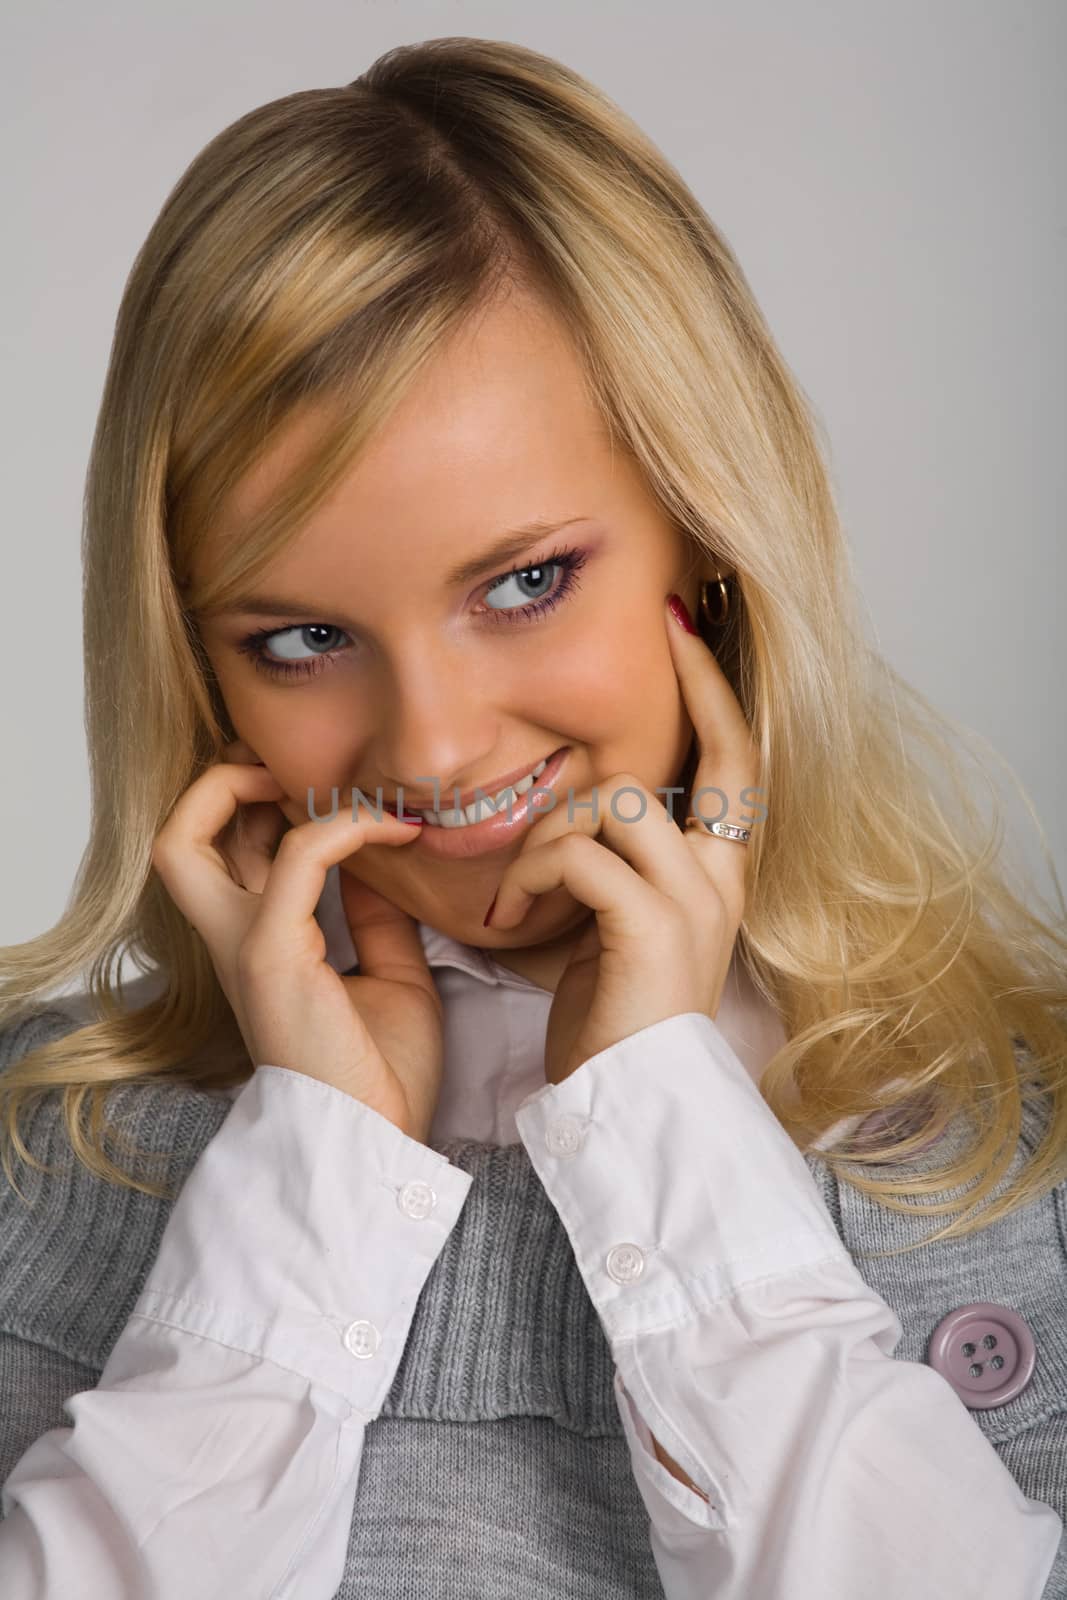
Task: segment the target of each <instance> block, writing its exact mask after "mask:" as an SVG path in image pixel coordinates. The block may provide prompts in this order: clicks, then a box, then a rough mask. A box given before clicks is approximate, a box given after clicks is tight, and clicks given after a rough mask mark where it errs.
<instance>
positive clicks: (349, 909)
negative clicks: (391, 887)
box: [338, 866, 436, 994]
mask: <svg viewBox="0 0 1067 1600" xmlns="http://www.w3.org/2000/svg"><path fill="white" fill-rule="evenodd" d="M338 878H339V881H340V886H341V903H342V905H343V906H344V911H345V916H346V918H347V920H348V929H349V932H350V933H351V935H352V943H353V945H354V946H355V951H356V956H357V958H358V960H359V975H360V977H368V978H389V979H391V980H392V981H393V982H394V983H405V982H406V983H417V984H419V985H420V987H421V988H423V989H425V990H426V992H427V993H428V994H429V993H431V992H432V993H436V986H435V984H434V981H433V976H432V974H431V972H430V964H429V962H428V961H427V959H426V952H425V950H424V949H423V945H422V938H421V936H420V934H419V925H418V922H417V921H416V919H415V918H414V917H412V916H409V914H408V913H407V912H406V911H404V910H403V909H402V908H401V907H400V906H398V905H396V904H394V902H393V901H392V900H390V899H389V897H388V896H387V895H384V894H381V893H380V892H379V891H378V890H377V889H373V888H372V887H371V885H370V884H369V883H364V882H363V881H362V879H360V878H357V877H355V876H354V875H353V874H352V873H351V872H346V871H345V869H344V866H342V867H341V869H340V872H339V873H338Z"/></svg>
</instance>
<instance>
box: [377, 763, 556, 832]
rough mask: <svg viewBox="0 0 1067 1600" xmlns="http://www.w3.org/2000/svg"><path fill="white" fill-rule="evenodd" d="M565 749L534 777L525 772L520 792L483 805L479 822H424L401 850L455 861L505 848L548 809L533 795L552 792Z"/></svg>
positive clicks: (544, 765) (531, 773)
mask: <svg viewBox="0 0 1067 1600" xmlns="http://www.w3.org/2000/svg"><path fill="white" fill-rule="evenodd" d="M569 751H570V746H569V745H564V746H563V748H562V749H561V750H557V751H556V752H555V754H554V755H553V756H551V757H549V759H548V761H547V763H545V764H543V766H542V770H541V772H540V774H539V776H538V777H537V778H534V776H533V772H530V773H528V774H527V776H528V777H529V779H530V781H529V783H528V784H527V783H525V781H524V780H523V793H522V794H516V793H512V795H511V797H510V799H505V800H504V801H502V802H501V803H500V804H499V805H498V806H497V808H496V809H495V810H493V809H488V807H486V808H485V809H487V811H488V814H487V815H486V816H485V817H483V819H482V820H481V821H480V822H460V823H455V822H453V823H451V824H449V823H447V822H446V823H437V822H432V821H427V822H424V824H423V826H422V827H421V828H419V830H418V837H417V838H416V839H415V840H414V842H413V843H412V844H410V845H408V847H407V850H406V852H405V853H406V854H411V853H413V852H414V853H416V854H418V855H420V856H424V855H425V856H434V857H438V858H441V859H449V860H456V859H462V858H464V857H468V856H483V855H487V854H489V853H490V852H491V851H495V850H505V849H507V848H508V847H509V846H510V845H512V844H513V843H514V842H515V840H516V839H517V838H518V837H519V836H520V834H521V833H522V831H523V828H524V824H526V823H528V822H535V821H536V820H537V818H538V817H539V816H540V815H541V813H542V811H544V810H547V809H548V807H547V805H545V804H543V803H542V802H540V801H539V802H538V804H537V805H535V804H534V797H535V796H540V795H541V794H542V793H543V792H545V791H547V792H549V793H551V792H553V791H554V789H555V786H556V784H557V782H558V781H559V776H560V773H561V772H562V771H563V768H564V766H565V765H566V761H567V756H568V754H569ZM534 770H535V771H536V768H535V769H534ZM406 809H407V808H406V803H405V810H406ZM394 815H395V813H394Z"/></svg>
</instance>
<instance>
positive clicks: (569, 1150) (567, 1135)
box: [545, 1113, 585, 1156]
mask: <svg viewBox="0 0 1067 1600" xmlns="http://www.w3.org/2000/svg"><path fill="white" fill-rule="evenodd" d="M584 1138H585V1129H584V1128H583V1127H582V1124H581V1123H580V1122H579V1120H578V1118H577V1117H572V1116H571V1115H569V1113H568V1114H565V1115H564V1116H562V1117H557V1118H556V1120H555V1121H554V1122H550V1123H549V1125H548V1127H547V1128H546V1129H545V1143H546V1145H547V1146H548V1148H549V1149H550V1150H551V1152H552V1154H553V1155H554V1156H572V1155H574V1153H575V1152H576V1151H577V1150H580V1149H581V1147H582V1141H583V1140H584Z"/></svg>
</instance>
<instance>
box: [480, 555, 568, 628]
mask: <svg viewBox="0 0 1067 1600" xmlns="http://www.w3.org/2000/svg"><path fill="white" fill-rule="evenodd" d="M585 562H586V556H585V553H584V551H581V550H557V551H556V552H555V553H554V554H553V555H551V556H548V557H546V559H545V560H544V561H538V562H537V563H536V564H531V565H529V566H525V567H516V568H515V569H514V570H513V571H511V572H506V573H505V574H504V576H503V577H502V578H494V579H493V581H492V583H491V584H490V585H489V588H488V589H487V590H486V597H487V598H488V596H489V595H491V594H495V593H496V592H497V591H498V590H500V589H502V588H504V586H505V585H507V584H509V583H512V582H518V581H519V580H520V579H521V580H523V582H529V583H530V584H531V586H532V587H533V588H534V589H535V590H537V591H539V592H538V593H535V594H534V595H533V596H532V597H531V596H529V595H523V594H522V591H521V589H520V591H519V598H520V601H522V600H523V599H525V601H526V604H525V605H519V606H490V610H491V611H496V612H499V613H500V614H501V615H502V616H504V617H506V618H508V619H509V620H510V617H511V614H512V613H513V612H515V611H520V612H521V615H522V616H524V617H538V616H541V615H542V613H543V612H545V611H551V609H552V607H553V606H558V605H559V603H560V601H561V600H565V599H566V598H567V596H568V595H569V594H570V593H571V592H572V591H573V590H574V589H576V588H577V587H578V576H577V575H578V572H579V571H580V570H581V568H582V567H584V565H585ZM553 568H555V569H556V570H557V571H558V572H559V573H560V574H561V577H560V580H559V581H558V583H557V584H556V585H555V587H551V586H549V587H548V591H547V593H542V592H540V591H543V590H544V588H545V585H546V581H547V578H548V575H549V574H550V573H551V571H552V569H553Z"/></svg>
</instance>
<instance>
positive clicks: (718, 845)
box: [665, 606, 765, 904]
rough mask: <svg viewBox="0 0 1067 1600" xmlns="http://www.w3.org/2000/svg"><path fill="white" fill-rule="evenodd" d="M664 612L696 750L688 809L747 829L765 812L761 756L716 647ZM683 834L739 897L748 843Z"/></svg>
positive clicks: (727, 890)
mask: <svg viewBox="0 0 1067 1600" xmlns="http://www.w3.org/2000/svg"><path fill="white" fill-rule="evenodd" d="M665 612H666V626H667V636H668V638H669V639H670V649H671V655H672V657H673V660H674V666H675V671H676V673H677V675H678V682H679V685H680V687H681V691H682V697H683V700H684V702H685V707H686V710H687V712H688V714H689V718H690V721H691V722H692V724H693V728H694V731H695V735H696V745H697V752H698V754H697V761H696V766H695V769H694V776H693V781H692V784H691V786H690V793H689V798H688V807H687V814H688V815H689V816H698V817H701V818H702V819H704V820H705V821H707V822H716V821H720V822H732V823H736V824H740V825H741V826H743V827H749V828H751V827H752V826H754V825H756V824H758V822H759V821H760V820H762V818H763V816H764V815H765V806H764V805H762V803H761V801H762V796H761V794H760V792H759V791H758V790H757V788H756V786H757V784H758V782H759V772H760V760H759V751H758V749H757V747H756V743H755V740H754V738H753V736H752V731H751V729H750V728H749V725H748V722H747V721H746V719H745V714H744V712H743V711H742V709H741V705H740V702H739V701H738V699H737V696H736V695H735V694H734V691H733V689H732V688H731V686H730V684H729V682H728V680H727V678H726V676H725V674H724V672H723V670H722V668H721V667H720V666H719V663H718V662H717V661H716V659H715V655H714V652H713V651H712V650H710V649H709V648H708V646H707V644H706V643H705V642H704V640H703V639H702V638H701V636H700V635H699V634H690V633H687V632H686V631H685V630H684V629H683V628H682V627H680V626H679V624H678V622H677V620H676V619H675V617H674V616H673V615H672V613H671V611H670V607H669V606H667V607H665ZM684 837H685V841H686V845H687V847H688V849H689V850H690V853H691V855H694V856H695V857H696V859H697V860H698V861H699V862H700V865H701V867H702V868H703V870H704V871H705V872H707V873H708V875H709V877H711V878H712V880H713V881H714V882H715V884H716V886H717V887H718V888H719V889H720V892H721V893H722V894H723V896H724V899H726V901H727V903H728V904H735V903H737V901H738V899H739V898H743V895H744V885H745V873H746V869H747V865H748V861H747V854H746V851H747V846H745V845H743V844H739V843H738V842H737V841H735V840H732V839H720V838H717V837H716V835H715V834H712V833H708V832H707V830H706V829H705V828H687V829H686V830H685V835H684Z"/></svg>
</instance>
